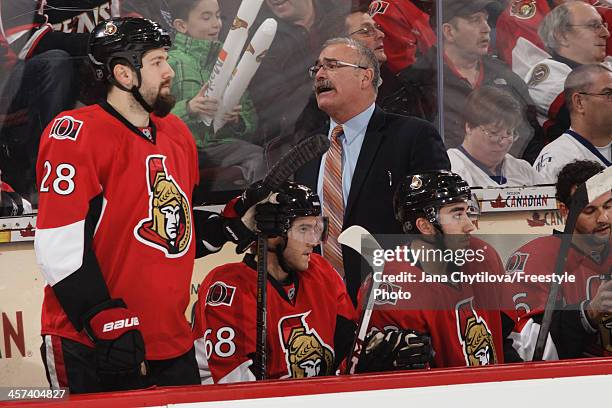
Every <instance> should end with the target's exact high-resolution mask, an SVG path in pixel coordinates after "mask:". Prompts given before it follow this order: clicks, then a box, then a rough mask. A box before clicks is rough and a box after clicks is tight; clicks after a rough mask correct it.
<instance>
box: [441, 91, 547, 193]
mask: <svg viewBox="0 0 612 408" xmlns="http://www.w3.org/2000/svg"><path fill="white" fill-rule="evenodd" d="M464 117H465V138H464V139H463V143H462V144H461V146H459V147H457V148H453V149H449V150H448V152H447V153H448V157H449V159H450V161H451V170H452V171H453V172H454V173H457V174H459V175H460V176H461V177H462V178H463V179H464V180H465V181H467V183H468V184H469V185H470V187H501V186H525V185H527V186H532V185H535V184H541V179H540V175H539V174H538V173H537V172H536V171H535V170H534V169H533V168H532V167H531V165H530V164H529V163H528V162H526V161H525V160H521V159H517V158H514V157H513V156H511V155H510V154H508V151H509V150H510V148H511V147H512V143H513V142H514V141H515V139H517V138H518V133H517V131H516V127H517V126H518V125H519V124H520V123H521V120H522V113H521V105H520V104H519V103H518V102H517V101H516V99H514V97H513V96H512V95H510V94H509V93H508V92H506V91H504V90H502V89H499V88H495V87H492V86H482V87H480V88H478V89H476V90H474V91H473V92H472V93H471V94H470V96H469V97H468V99H467V103H466V108H465V111H464Z"/></svg>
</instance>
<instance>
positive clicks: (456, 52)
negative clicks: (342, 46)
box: [398, 0, 538, 157]
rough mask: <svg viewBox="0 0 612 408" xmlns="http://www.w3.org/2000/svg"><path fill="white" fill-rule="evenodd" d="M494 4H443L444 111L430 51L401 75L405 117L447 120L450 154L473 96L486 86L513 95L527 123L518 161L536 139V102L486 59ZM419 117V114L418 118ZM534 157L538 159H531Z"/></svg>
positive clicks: (471, 0) (468, 0) (474, 0)
mask: <svg viewBox="0 0 612 408" xmlns="http://www.w3.org/2000/svg"><path fill="white" fill-rule="evenodd" d="M495 4H496V3H495V2H493V1H491V0H453V1H444V2H443V7H444V8H443V10H442V20H443V21H442V34H443V38H442V45H443V49H444V87H443V88H444V95H443V97H444V106H443V109H444V111H443V113H442V112H438V108H437V98H436V95H437V85H436V84H437V74H436V72H437V58H436V54H437V52H436V49H435V48H431V49H430V50H429V52H428V53H427V54H426V55H424V56H423V57H422V58H420V59H418V60H417V62H416V63H415V64H413V65H412V66H411V67H409V68H408V69H406V70H403V71H402V72H400V74H399V75H398V77H399V79H400V80H401V81H402V82H403V83H404V85H405V87H406V90H407V93H408V96H410V97H409V98H408V99H407V101H406V103H407V104H409V105H410V106H404V107H403V108H405V109H406V110H407V113H415V114H419V115H424V116H425V118H427V119H428V120H432V121H434V123H435V122H436V121H437V116H438V115H440V114H443V117H444V132H443V136H444V143H445V145H446V147H447V148H453V147H457V146H459V145H460V144H461V142H462V141H463V136H464V134H465V126H464V124H465V121H464V119H463V110H464V106H465V99H466V98H467V96H468V95H469V94H470V92H472V90H474V89H476V88H478V87H480V86H482V85H493V86H498V87H501V88H503V89H506V90H507V91H509V92H510V93H511V94H512V95H513V96H514V97H515V99H517V100H518V101H519V103H520V104H521V109H522V112H523V114H524V117H525V118H526V119H527V120H528V121H529V123H524V124H521V125H519V126H518V127H517V129H518V131H519V136H520V138H519V140H518V141H517V143H515V145H514V146H513V148H512V150H511V153H512V154H514V155H516V156H519V155H520V153H522V151H523V149H524V148H525V145H526V144H527V143H528V141H529V140H530V139H531V138H532V136H533V134H534V128H535V129H536V130H537V128H538V126H537V123H536V122H535V112H534V107H533V101H532V100H531V98H530V96H529V92H528V90H527V85H526V84H525V83H524V82H523V81H522V80H521V78H519V77H518V76H517V75H516V74H515V73H513V72H512V71H511V70H510V69H509V68H508V67H507V66H506V65H505V64H504V63H503V62H501V61H499V60H497V59H495V58H493V57H490V56H488V55H487V53H488V50H489V46H490V42H491V36H490V34H491V27H490V26H489V24H488V22H487V20H488V15H489V12H488V10H490V9H491V8H492V7H494V5H495ZM419 111H420V112H419ZM533 156H534V157H535V155H533Z"/></svg>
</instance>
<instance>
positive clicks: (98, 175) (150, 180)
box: [35, 103, 199, 360]
mask: <svg viewBox="0 0 612 408" xmlns="http://www.w3.org/2000/svg"><path fill="white" fill-rule="evenodd" d="M198 177H199V175H198V169H197V153H196V147H195V144H194V141H193V137H192V136H191V134H190V132H189V130H188V129H187V127H186V126H185V124H184V123H183V122H181V121H180V120H179V119H178V118H177V117H176V116H174V115H168V116H167V117H165V118H159V117H155V116H153V115H152V116H151V121H150V128H146V129H144V130H142V131H141V130H139V129H137V128H135V127H133V126H132V125H131V124H130V123H129V122H127V121H126V120H125V119H123V118H122V117H121V116H120V115H119V114H118V113H117V112H116V111H115V110H114V109H113V108H112V107H111V106H110V105H108V104H106V103H104V104H102V105H93V106H88V107H85V108H81V109H77V110H73V111H67V112H62V113H60V114H59V115H58V116H57V117H56V118H55V119H54V120H53V121H52V122H51V123H50V124H49V125H48V126H47V128H46V130H45V131H44V133H43V135H42V136H41V141H40V152H39V156H38V163H37V180H38V181H37V183H38V186H39V190H40V203H39V210H38V220H37V225H36V227H37V230H36V240H35V248H36V256H37V259H38V263H39V265H40V267H41V270H42V273H43V275H44V277H45V278H46V280H47V282H48V283H49V285H51V286H53V285H55V284H56V283H58V282H60V281H61V280H63V279H65V278H66V277H68V276H70V275H71V274H72V273H74V272H75V271H77V270H79V269H80V268H81V267H82V266H83V265H88V263H86V262H85V259H84V256H85V255H86V254H88V253H90V248H91V249H92V250H93V253H94V254H95V257H96V259H97V262H98V264H99V267H100V270H101V272H102V275H103V277H104V280H105V282H106V285H107V287H108V290H109V292H110V295H111V298H122V299H123V300H124V301H125V303H126V304H127V306H128V308H129V309H130V310H131V311H133V312H134V313H136V315H137V316H138V318H139V321H140V328H141V331H142V334H143V336H144V340H145V344H146V357H147V359H153V360H157V359H168V358H173V357H176V356H178V355H181V354H183V353H185V352H187V351H188V350H189V349H190V348H191V346H192V340H191V330H190V327H189V323H188V322H187V320H186V319H185V315H184V313H185V309H186V308H187V305H188V303H189V285H190V282H191V274H192V271H193V265H194V256H195V247H194V242H193V241H194V239H193V238H192V237H193V226H192V225H193V223H192V214H191V195H192V192H193V189H194V186H195V185H196V184H197V183H198ZM94 227H95V229H94ZM88 231H91V232H88ZM92 233H93V236H91V235H92ZM49 285H47V286H46V287H45V298H44V302H43V307H42V334H53V335H58V336H62V337H65V338H68V339H72V340H74V341H78V342H81V343H83V344H88V345H91V342H90V341H89V339H88V338H87V337H86V336H85V335H84V334H83V333H82V332H77V331H76V330H75V328H74V326H73V325H72V324H71V322H70V321H69V320H68V318H67V316H66V314H65V313H64V311H63V309H62V307H61V306H60V304H59V302H58V299H57V297H56V296H55V294H54V291H53V289H52V287H51V286H49Z"/></svg>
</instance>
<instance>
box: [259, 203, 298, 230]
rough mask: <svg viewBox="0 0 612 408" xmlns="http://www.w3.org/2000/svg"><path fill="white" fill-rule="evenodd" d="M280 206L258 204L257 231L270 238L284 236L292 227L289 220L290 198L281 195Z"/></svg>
mask: <svg viewBox="0 0 612 408" xmlns="http://www.w3.org/2000/svg"><path fill="white" fill-rule="evenodd" d="M277 198H278V199H279V201H281V202H282V203H280V204H272V203H265V204H257V206H256V207H255V223H256V225H257V230H258V231H260V232H262V233H264V234H268V235H270V236H277V235H283V234H285V233H286V232H287V230H288V229H289V228H290V227H291V219H290V218H289V215H290V214H289V212H290V206H289V205H288V204H287V200H288V199H290V198H289V197H288V196H285V195H281V194H279V195H278V197H277Z"/></svg>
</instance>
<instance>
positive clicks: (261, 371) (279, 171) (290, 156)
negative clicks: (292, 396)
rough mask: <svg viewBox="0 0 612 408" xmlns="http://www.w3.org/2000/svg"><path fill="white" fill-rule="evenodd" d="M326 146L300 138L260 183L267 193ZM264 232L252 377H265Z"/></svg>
mask: <svg viewBox="0 0 612 408" xmlns="http://www.w3.org/2000/svg"><path fill="white" fill-rule="evenodd" d="M327 149H329V138H328V137H327V135H315V136H312V137H309V138H308V139H305V140H303V141H302V142H300V143H299V144H297V145H296V146H294V147H293V148H292V149H291V150H290V151H289V152H287V153H286V154H285V155H283V157H281V159H280V160H279V161H278V162H277V163H276V164H275V165H274V166H273V167H272V168H271V169H270V171H268V174H267V175H266V177H265V178H264V180H263V185H264V187H265V188H267V189H268V190H269V191H270V193H272V192H273V191H274V190H276V189H278V187H279V186H280V185H281V184H282V183H283V182H284V181H285V180H287V179H288V178H289V177H290V176H291V175H292V174H293V173H295V172H296V171H297V170H298V169H299V168H300V167H302V166H303V165H304V164H306V163H308V162H309V161H311V160H314V159H316V158H317V157H319V156H322V155H323V153H325V152H326V151H327ZM267 269H268V235H267V234H262V233H260V234H257V337H256V346H255V361H254V365H255V373H256V375H255V378H256V379H258V380H265V379H266V331H267V327H268V325H267V322H266V309H267V307H266V305H267V294H266V287H267V285H266V281H267V277H268V270H267Z"/></svg>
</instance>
